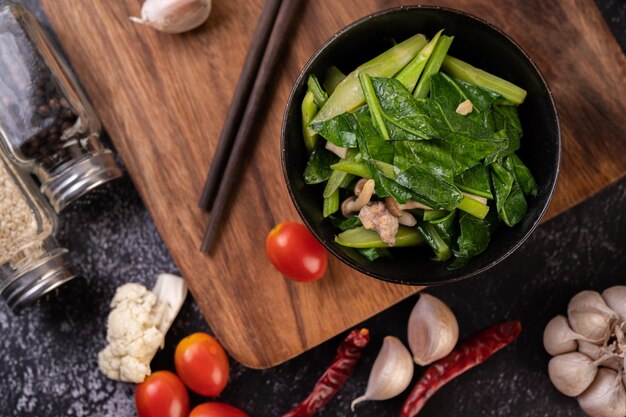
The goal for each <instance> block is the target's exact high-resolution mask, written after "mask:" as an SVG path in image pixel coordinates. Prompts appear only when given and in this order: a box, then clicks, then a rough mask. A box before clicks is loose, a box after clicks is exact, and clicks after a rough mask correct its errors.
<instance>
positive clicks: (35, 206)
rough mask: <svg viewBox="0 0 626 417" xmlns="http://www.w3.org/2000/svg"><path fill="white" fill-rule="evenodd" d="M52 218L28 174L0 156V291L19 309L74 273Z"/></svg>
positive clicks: (54, 220) (54, 219)
mask: <svg viewBox="0 0 626 417" xmlns="http://www.w3.org/2000/svg"><path fill="white" fill-rule="evenodd" d="M56 226H57V223H56V216H55V214H54V212H53V211H52V208H51V207H50V206H49V205H48V204H47V202H46V201H45V199H44V197H43V195H42V194H41V193H40V192H39V190H38V189H37V186H36V184H35V183H34V182H33V180H32V178H30V176H28V175H26V174H25V173H23V172H21V171H18V170H17V168H16V167H15V165H14V164H12V163H11V162H10V161H9V160H8V159H7V158H6V157H4V156H3V155H1V154H0V295H2V297H4V299H5V300H6V302H7V304H8V305H9V307H11V308H18V307H22V306H24V305H26V304H28V303H30V302H31V301H34V300H35V299H37V298H39V297H41V296H42V295H44V294H46V293H48V292H50V291H51V290H53V289H54V288H56V287H58V286H60V285H61V284H63V283H65V282H67V281H69V280H70V279H72V278H74V277H75V274H74V272H73V271H72V266H71V262H70V259H69V254H68V251H67V249H64V248H60V247H59V245H58V243H57V242H56V240H55V239H54V232H55V231H56Z"/></svg>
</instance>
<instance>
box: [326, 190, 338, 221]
mask: <svg viewBox="0 0 626 417" xmlns="http://www.w3.org/2000/svg"><path fill="white" fill-rule="evenodd" d="M337 210H339V188H337V189H336V190H335V192H333V193H332V194H331V195H330V197H328V198H324V209H323V214H324V218H326V217H328V216H330V215H331V214H333V213H336V212H337Z"/></svg>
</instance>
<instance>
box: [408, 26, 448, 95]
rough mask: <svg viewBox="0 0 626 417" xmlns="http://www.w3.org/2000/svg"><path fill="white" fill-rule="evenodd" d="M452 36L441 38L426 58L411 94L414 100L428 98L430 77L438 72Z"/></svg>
mask: <svg viewBox="0 0 626 417" xmlns="http://www.w3.org/2000/svg"><path fill="white" fill-rule="evenodd" d="M453 39H454V36H445V35H444V36H441V37H440V38H439V40H438V41H437V44H436V45H435V49H434V50H433V52H432V54H431V55H430V57H429V58H428V62H427V63H426V66H425V67H424V71H423V72H422V75H421V77H420V79H419V82H418V83H417V87H416V88H415V91H414V92H413V96H415V98H424V97H426V96H428V93H429V92H430V76H431V75H433V74H436V73H438V72H439V68H441V64H442V62H443V60H444V58H445V57H446V54H447V53H448V49H450V45H452V40H453Z"/></svg>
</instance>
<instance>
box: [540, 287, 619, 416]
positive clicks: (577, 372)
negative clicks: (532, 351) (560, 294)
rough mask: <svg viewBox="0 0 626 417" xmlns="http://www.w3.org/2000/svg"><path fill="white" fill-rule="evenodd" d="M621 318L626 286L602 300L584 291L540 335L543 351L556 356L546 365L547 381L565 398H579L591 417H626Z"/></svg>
mask: <svg viewBox="0 0 626 417" xmlns="http://www.w3.org/2000/svg"><path fill="white" fill-rule="evenodd" d="M624 318H626V287H625V286H615V287H611V288H609V289H607V290H605V291H604V292H603V293H602V295H600V294H599V293H597V292H595V291H582V292H580V293H578V294H576V295H575V296H574V297H573V298H572V299H571V300H570V302H569V304H568V307H567V318H565V317H564V316H557V317H555V318H553V319H552V320H550V322H549V323H548V325H547V326H546V329H545V331H544V334H543V337H544V340H543V342H544V346H545V348H546V350H547V351H548V353H550V354H552V355H556V356H554V357H553V358H552V359H551V360H550V363H549V364H548V373H549V376H550V380H551V381H552V383H553V384H554V386H555V387H556V388H557V389H558V390H559V391H561V392H562V393H563V394H565V395H569V396H577V395H578V403H579V404H580V406H581V408H582V409H583V410H584V411H585V412H586V413H587V414H589V415H590V416H591V417H625V416H626V389H625V386H626V372H625V370H624V369H625V365H626V362H625V361H626V359H625V356H626V336H625V335H624V329H623V328H622V326H623V325H624ZM568 351H569V352H568Z"/></svg>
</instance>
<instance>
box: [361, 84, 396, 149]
mask: <svg viewBox="0 0 626 417" xmlns="http://www.w3.org/2000/svg"><path fill="white" fill-rule="evenodd" d="M359 81H360V82H361V89H362V90H363V95H364V96H365V101H366V102H367V105H368V106H369V108H370V113H371V114H372V122H374V126H376V128H378V131H379V132H380V134H381V135H382V137H383V139H385V140H389V139H390V137H389V131H388V130H387V125H385V119H384V117H383V110H382V109H381V108H380V103H379V102H378V98H377V97H376V92H375V91H374V86H373V85H372V79H371V78H370V76H369V75H367V74H365V73H364V72H363V73H361V74H359Z"/></svg>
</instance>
